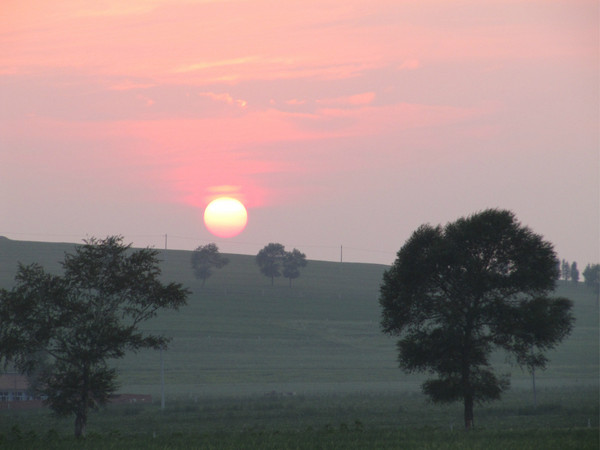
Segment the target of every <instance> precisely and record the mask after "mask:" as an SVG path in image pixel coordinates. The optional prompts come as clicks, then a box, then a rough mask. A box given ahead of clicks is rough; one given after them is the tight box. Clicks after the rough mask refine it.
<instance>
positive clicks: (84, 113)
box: [0, 0, 600, 268]
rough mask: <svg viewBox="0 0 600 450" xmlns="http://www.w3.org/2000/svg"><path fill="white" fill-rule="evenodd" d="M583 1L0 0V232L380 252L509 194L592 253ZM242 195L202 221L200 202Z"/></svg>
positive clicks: (590, 45) (581, 259)
mask: <svg viewBox="0 0 600 450" xmlns="http://www.w3.org/2000/svg"><path fill="white" fill-rule="evenodd" d="M598 13H599V11H598V2H597V0H486V1H482V0H361V1H353V0H344V1H340V0H282V1H272V0H269V1H267V0H230V1H227V0H196V1H194V0H128V1H127V2H124V1H121V0H94V1H92V0H90V1H87V2H86V1H82V0H53V1H46V0H3V1H2V3H1V4H0V49H1V50H0V105H1V106H0V235H4V236H7V237H9V238H12V239H19V240H37V241H67V242H81V239H83V238H85V237H86V236H98V237H104V236H107V235H111V234H121V235H123V236H124V237H125V239H126V240H127V241H128V242H133V243H134V244H135V245H136V246H146V245H150V246H156V247H158V248H162V247H164V235H165V234H167V235H168V246H169V248H179V249H193V248H195V247H196V246H198V245H201V244H206V243H209V242H216V243H217V244H218V245H219V248H220V249H221V251H222V252H227V253H229V252H231V253H246V254H256V253H257V252H258V250H259V249H260V248H262V247H263V246H264V245H266V244H267V243H269V242H279V243H281V244H283V245H285V246H286V248H287V249H289V250H291V249H292V248H293V247H296V248H298V249H300V250H301V251H303V252H305V253H306V254H307V258H309V259H325V260H339V258H340V246H343V257H344V261H361V262H377V263H385V264H389V263H391V262H393V260H394V258H395V253H396V251H397V250H398V249H399V248H400V247H401V246H402V244H403V243H404V242H405V241H406V239H407V238H408V237H409V236H410V234H411V233H412V232H413V231H414V230H415V229H416V228H417V227H418V226H419V225H421V224H423V223H431V224H438V223H446V222H449V221H453V220H455V219H457V218H459V217H461V216H465V215H469V214H471V213H474V212H477V211H480V210H482V209H485V208H488V207H499V208H506V209H510V210H512V211H514V212H515V213H516V215H517V217H518V218H519V219H520V220H521V221H522V222H523V223H524V224H526V225H528V226H530V227H531V228H532V229H533V230H534V231H536V232H538V233H540V234H542V235H544V236H545V237H546V238H547V239H548V240H550V241H551V242H553V243H554V245H555V249H556V251H557V252H558V254H559V257H561V258H565V259H568V260H570V261H573V260H575V261H577V262H578V264H579V266H580V268H583V267H585V264H587V263H588V262H598V261H599V260H600V257H599V239H600V230H599V208H600V201H599V196H600V187H599V170H600V165H599V133H598V127H599V60H598V56H599V48H598V47H599V34H598V17H599V15H598ZM219 194H229V195H231V196H233V197H236V198H238V199H240V200H241V201H243V202H244V203H245V205H246V206H247V208H248V215H249V222H248V226H247V228H246V229H245V231H244V232H243V233H242V234H240V235H238V236H237V237H235V238H231V239H221V238H216V237H214V236H212V235H211V234H210V233H209V232H208V231H207V230H206V229H205V227H204V224H203V223H202V213H203V209H204V207H205V206H206V205H207V203H208V202H209V201H210V200H211V199H212V198H214V197H215V196H216V195H219Z"/></svg>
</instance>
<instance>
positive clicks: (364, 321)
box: [0, 238, 599, 397]
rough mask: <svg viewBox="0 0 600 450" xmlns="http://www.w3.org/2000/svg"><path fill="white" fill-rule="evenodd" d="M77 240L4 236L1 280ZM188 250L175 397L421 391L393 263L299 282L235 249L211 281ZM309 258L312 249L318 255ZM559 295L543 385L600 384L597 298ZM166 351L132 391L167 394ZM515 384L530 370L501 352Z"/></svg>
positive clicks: (171, 329) (142, 356)
mask: <svg viewBox="0 0 600 450" xmlns="http://www.w3.org/2000/svg"><path fill="white" fill-rule="evenodd" d="M72 248H73V244H57V243H40V242H23V241H12V240H8V239H6V238H0V287H5V288H9V287H10V286H11V285H12V283H13V278H14V274H15V272H16V267H17V262H18V261H21V262H23V263H25V264H28V263H32V262H38V263H40V264H42V265H43V266H44V267H45V268H46V269H47V270H49V271H52V272H59V271H60V264H59V261H61V260H62V259H63V256H64V253H65V251H71V250H72ZM190 256H191V252H189V251H177V250H168V251H161V255H160V258H161V260H162V261H163V262H162V268H163V275H164V278H165V280H169V281H178V282H181V283H183V284H184V285H185V286H187V287H189V288H190V289H191V290H192V292H193V293H192V295H191V296H190V298H189V304H188V306H187V307H185V308H183V309H182V310H181V311H179V312H176V313H171V312H169V313H164V314H162V315H161V316H160V317H159V318H157V319H156V320H153V321H152V322H150V323H148V324H146V327H147V329H151V330H154V331H161V332H165V333H166V334H167V335H170V336H172V337H173V341H172V343H171V345H170V348H169V350H168V351H166V352H164V353H163V355H162V356H163V361H164V367H165V382H166V391H167V394H168V395H169V396H172V397H173V396H195V395H210V394H215V395H217V394H239V393H264V392H271V391H276V392H292V391H293V392H357V391H361V392H366V391H379V392H382V391H392V390H394V391H398V390H408V391H412V390H415V389H418V385H419V384H420V382H421V381H422V377H421V376H414V375H413V376H409V375H406V374H403V373H402V372H401V371H400V370H399V369H398V368H397V364H396V351H395V341H394V339H392V338H389V337H387V336H384V335H382V333H381V332H380V331H379V315H380V309H379V304H378V302H377V297H378V289H379V284H380V282H381V277H382V274H383V271H384V270H385V269H386V266H382V265H374V264H358V263H344V264H341V263H334V262H323V261H309V264H308V266H307V267H306V268H305V269H304V270H303V271H302V273H301V276H300V278H298V279H297V280H295V281H294V286H293V288H289V286H288V284H287V280H284V279H277V280H275V286H271V284H270V279H268V278H266V277H264V276H262V275H261V274H260V273H259V271H258V268H257V266H256V264H255V263H254V257H253V256H248V255H226V256H227V257H228V258H229V259H230V263H229V265H227V266H226V267H225V268H223V269H221V270H217V271H215V273H214V275H213V276H212V277H211V278H209V279H208V280H207V282H206V285H205V286H204V287H202V286H201V282H200V281H199V280H196V279H195V278H194V277H193V274H192V271H191V268H190ZM309 256H310V255H309ZM557 294H558V295H562V296H566V297H568V298H571V299H572V300H573V301H574V302H575V315H576V318H577V323H576V327H575V330H574V332H573V334H572V335H571V336H570V337H569V338H568V339H567V340H566V341H565V342H564V343H563V344H562V345H561V346H560V347H559V348H558V349H557V350H556V351H554V352H552V353H551V354H550V355H549V356H550V358H551V361H550V364H549V366H548V369H547V370H546V371H545V372H542V373H539V374H537V378H536V381H537V383H538V386H540V387H542V388H543V387H544V386H548V387H560V386H578V385H583V386H588V385H592V386H597V385H598V373H599V365H598V355H599V344H598V301H597V299H596V298H594V296H593V295H592V293H591V291H588V290H587V289H586V288H585V286H583V285H582V284H577V285H575V284H572V283H564V284H560V285H559V287H558V292H557ZM160 360H161V355H160V353H159V352H157V351H144V352H141V353H139V354H137V355H128V356H127V357H126V358H125V359H123V360H120V361H117V362H116V363H115V364H116V365H117V367H118V368H119V370H120V374H121V375H120V379H121V383H122V390H123V391H129V392H132V391H133V392H140V393H141V392H143V393H151V394H157V393H158V392H159V391H160ZM496 363H497V367H499V369H500V370H501V371H503V372H508V371H510V372H512V383H513V386H515V387H517V388H518V387H529V385H530V376H529V375H528V374H527V373H523V372H522V371H521V370H520V369H519V368H518V367H511V366H510V365H509V364H507V363H506V361H505V360H504V357H503V356H502V355H497V358H496Z"/></svg>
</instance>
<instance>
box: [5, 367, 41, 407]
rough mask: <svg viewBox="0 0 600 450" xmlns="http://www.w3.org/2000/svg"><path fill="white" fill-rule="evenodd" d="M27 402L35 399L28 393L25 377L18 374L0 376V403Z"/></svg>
mask: <svg viewBox="0 0 600 450" xmlns="http://www.w3.org/2000/svg"><path fill="white" fill-rule="evenodd" d="M27 400H35V397H34V396H33V395H31V394H30V393H29V383H28V381H27V377H25V376H24V375H19V374H18V373H3V374H1V375H0V403H3V402H23V401H27Z"/></svg>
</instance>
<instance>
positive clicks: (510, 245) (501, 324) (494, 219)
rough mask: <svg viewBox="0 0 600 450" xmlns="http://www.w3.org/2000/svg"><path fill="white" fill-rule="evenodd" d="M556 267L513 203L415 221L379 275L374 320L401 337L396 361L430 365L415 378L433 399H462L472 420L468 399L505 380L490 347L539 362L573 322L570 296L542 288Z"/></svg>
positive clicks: (414, 368)
mask: <svg viewBox="0 0 600 450" xmlns="http://www.w3.org/2000/svg"><path fill="white" fill-rule="evenodd" d="M558 277H559V271H558V260H557V258H556V255H555V253H554V250H553V246H552V244H550V243H549V242H546V241H544V240H543V238H542V237H541V236H539V235H537V234H535V233H533V232H532V231H531V230H530V229H529V228H527V227H525V226H523V225H521V224H520V223H519V222H518V221H517V220H516V218H515V216H514V215H513V213H511V212H510V211H505V210H496V209H489V210H485V211H482V212H480V213H477V214H474V215H472V216H470V217H466V218H461V219H459V220H457V221H455V222H452V223H448V224H447V225H446V226H444V227H442V226H436V227H433V226H430V225H422V226H421V227H419V228H418V229H417V230H416V231H415V232H414V233H413V234H412V236H411V237H410V238H409V239H408V241H407V242H406V243H405V244H404V245H403V246H402V248H401V249H400V250H399V251H398V254H397V258H396V260H395V262H394V264H393V265H392V266H391V268H390V269H389V270H387V271H386V272H385V273H384V275H383V282H382V285H381V287H380V298H379V302H380V305H381V307H382V321H381V326H382V329H383V331H384V332H385V333H388V334H390V335H394V336H398V337H399V340H398V344H397V348H398V355H399V356H398V361H399V365H400V367H401V368H402V369H403V370H405V371H407V372H427V373H430V374H435V375H437V378H433V379H430V380H427V381H426V382H425V383H423V385H422V389H423V391H424V393H425V394H426V395H427V396H429V398H430V399H431V400H432V401H434V402H441V403H444V402H454V401H458V400H462V401H463V403H464V421H465V427H466V428H467V429H469V428H471V427H472V426H473V404H474V402H484V401H490V400H494V399H498V398H499V397H500V396H501V394H502V392H503V391H505V390H506V389H507V388H508V386H509V379H508V377H502V376H498V375H496V374H495V373H494V371H493V369H492V367H491V363H490V355H491V353H492V350H494V349H503V350H505V351H506V352H508V354H509V355H512V357H514V358H515V360H516V362H517V363H518V364H519V365H521V366H523V367H525V366H526V367H528V368H535V367H540V368H544V367H545V364H546V362H547V358H546V357H545V356H544V352H545V351H546V350H548V349H551V348H554V347H555V346H556V345H557V344H558V343H559V342H560V341H561V340H562V339H563V338H564V337H565V336H567V335H568V334H569V333H570V332H571V329H572V326H573V321H574V319H573V316H572V314H571V308H572V303H571V301H570V300H568V299H565V298H551V297H548V294H550V293H551V292H552V291H553V290H554V287H555V282H556V280H557V279H558Z"/></svg>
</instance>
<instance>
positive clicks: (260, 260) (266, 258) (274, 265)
mask: <svg viewBox="0 0 600 450" xmlns="http://www.w3.org/2000/svg"><path fill="white" fill-rule="evenodd" d="M284 257H285V247H284V246H283V245H281V244H276V243H273V242H271V243H270V244H267V245H266V246H265V247H264V248H263V249H261V250H260V251H259V252H258V254H257V255H256V264H258V267H259V269H260V271H261V272H262V274H263V275H265V276H266V277H270V278H271V286H273V283H274V279H275V278H276V277H280V276H281V270H282V264H283V259H284Z"/></svg>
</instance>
